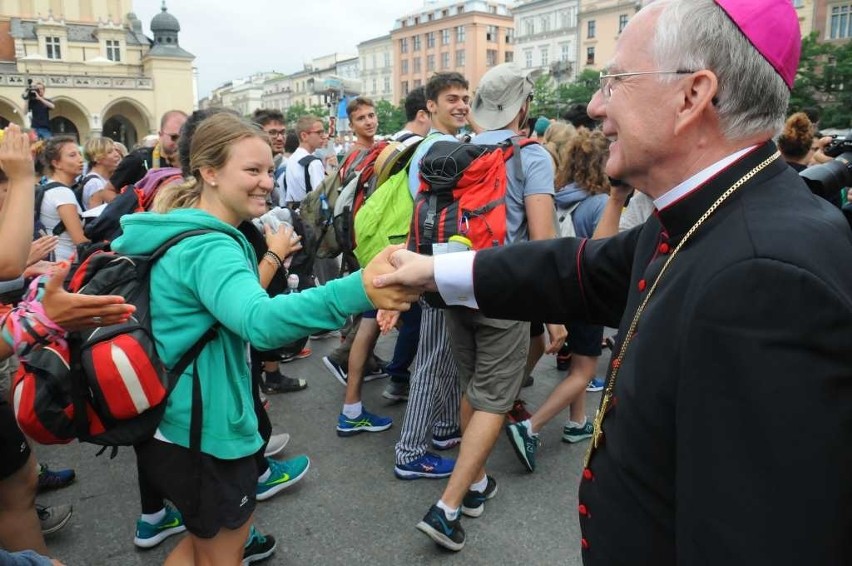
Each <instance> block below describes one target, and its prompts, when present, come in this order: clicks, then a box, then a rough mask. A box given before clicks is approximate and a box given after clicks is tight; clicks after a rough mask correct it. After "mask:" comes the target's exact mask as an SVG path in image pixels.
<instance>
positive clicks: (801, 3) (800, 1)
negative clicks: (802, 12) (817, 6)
mask: <svg viewBox="0 0 852 566" xmlns="http://www.w3.org/2000/svg"><path fill="white" fill-rule="evenodd" d="M793 7H794V8H804V7H805V0H793Z"/></svg>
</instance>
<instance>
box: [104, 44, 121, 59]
mask: <svg viewBox="0 0 852 566" xmlns="http://www.w3.org/2000/svg"><path fill="white" fill-rule="evenodd" d="M106 57H107V59H109V60H110V61H115V62H116V63H118V62H119V61H121V43H120V42H119V41H118V40H117V39H107V40H106Z"/></svg>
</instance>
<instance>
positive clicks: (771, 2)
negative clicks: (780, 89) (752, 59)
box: [715, 0, 802, 89]
mask: <svg viewBox="0 0 852 566" xmlns="http://www.w3.org/2000/svg"><path fill="white" fill-rule="evenodd" d="M715 2H716V4H717V5H718V6H719V7H720V8H722V10H724V12H725V13H726V14H727V15H728V17H729V18H731V20H732V21H733V22H734V24H735V25H736V26H737V27H738V28H739V29H740V31H741V32H742V33H743V35H744V36H746V38H747V39H748V40H749V42H751V44H752V45H753V46H754V48H755V49H757V50H758V51H759V52H760V54H761V55H763V58H764V59H766V60H767V61H768V62H769V64H770V65H772V67H773V68H774V69H775V71H776V72H777V73H778V74H779V75H781V78H782V79H784V82H785V83H787V86H788V87H789V88H791V89H792V88H793V81H794V80H795V78H796V70H797V69H798V68H799V57H800V55H801V51H802V34H801V30H800V29H799V17H798V16H797V15H796V9H795V8H793V3H792V2H790V0H749V1H748V2H743V0H715Z"/></svg>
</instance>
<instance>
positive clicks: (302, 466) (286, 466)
mask: <svg viewBox="0 0 852 566" xmlns="http://www.w3.org/2000/svg"><path fill="white" fill-rule="evenodd" d="M266 462H267V463H268V464H269V477H268V478H267V479H266V481H264V482H261V481H259V480H258V482H257V490H256V491H255V497H256V498H257V500H258V501H266V500H267V499H269V498H270V497H272V496H273V495H275V494H276V493H279V492H280V491H283V490H285V489H287V488H288V487H290V486H292V485H295V484H297V483H299V480H301V479H302V478H303V477H305V474H306V473H308V468H310V467H311V460H310V458H308V457H307V456H304V455H302V456H296V457H295V458H290V459H289V460H281V461H280V462H279V461H278V460H273V459H271V458H267V459H266Z"/></svg>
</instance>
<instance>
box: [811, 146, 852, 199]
mask: <svg viewBox="0 0 852 566" xmlns="http://www.w3.org/2000/svg"><path fill="white" fill-rule="evenodd" d="M822 151H823V153H825V154H826V155H827V156H829V157H833V158H834V160H833V161H829V162H828V163H823V164H822V165H815V166H813V167H808V168H807V169H805V170H804V171H802V172H800V173H799V175H800V176H801V177H802V179H804V181H805V183H807V185H808V187H809V188H810V189H811V192H813V193H814V194H816V195H818V196H821V197H822V198H824V199H825V200H827V201H828V202H830V203H832V204H833V205H835V206H836V207H838V208H840V204H841V200H840V191H841V190H842V189H843V188H844V187H851V186H852V139H849V138H845V137H836V138H834V139H833V140H831V143H830V144H828V146H826V148H825V149H823V150H822Z"/></svg>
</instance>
